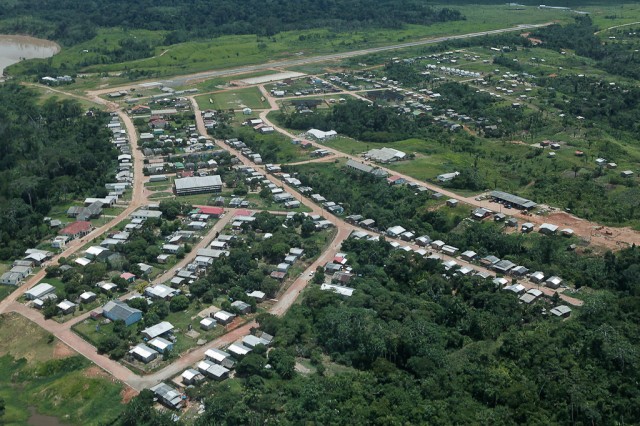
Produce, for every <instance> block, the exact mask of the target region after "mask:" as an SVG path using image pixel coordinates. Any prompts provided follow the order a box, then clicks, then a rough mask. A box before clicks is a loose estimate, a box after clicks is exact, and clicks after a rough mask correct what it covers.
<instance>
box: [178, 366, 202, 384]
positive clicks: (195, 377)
mask: <svg viewBox="0 0 640 426" xmlns="http://www.w3.org/2000/svg"><path fill="white" fill-rule="evenodd" d="M180 377H182V383H183V384H185V385H187V386H191V385H195V384H196V383H198V382H200V381H202V380H203V379H204V376H203V375H202V374H200V372H199V371H198V370H196V369H194V368H190V369H188V370H185V371H184V373H182V375H181V376H180Z"/></svg>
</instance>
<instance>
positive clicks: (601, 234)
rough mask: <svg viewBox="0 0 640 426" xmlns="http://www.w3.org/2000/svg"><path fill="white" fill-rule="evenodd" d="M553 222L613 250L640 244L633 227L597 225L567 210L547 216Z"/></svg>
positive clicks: (639, 236)
mask: <svg viewBox="0 0 640 426" xmlns="http://www.w3.org/2000/svg"><path fill="white" fill-rule="evenodd" d="M547 218H548V219H549V221H550V222H551V223H555V224H557V225H559V226H566V227H569V228H571V229H573V230H574V231H576V233H577V234H579V235H582V236H587V235H589V236H590V242H591V243H592V244H594V245H597V246H603V247H606V248H608V249H611V250H619V249H622V248H625V247H627V246H630V245H631V244H636V245H638V244H640V234H639V233H638V232H637V231H634V230H633V229H631V228H628V227H627V228H611V227H607V226H597V225H595V224H594V223H593V222H589V221H586V220H584V219H578V218H576V217H574V216H571V215H570V214H568V213H565V212H554V213H551V214H549V216H548V217H547Z"/></svg>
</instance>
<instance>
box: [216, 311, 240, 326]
mask: <svg viewBox="0 0 640 426" xmlns="http://www.w3.org/2000/svg"><path fill="white" fill-rule="evenodd" d="M235 317H236V316H235V314H232V313H231V312H227V311H218V312H216V313H215V314H213V318H214V319H215V320H216V321H217V322H219V323H220V324H223V325H227V324H229V323H230V322H231V321H233V319H234V318H235Z"/></svg>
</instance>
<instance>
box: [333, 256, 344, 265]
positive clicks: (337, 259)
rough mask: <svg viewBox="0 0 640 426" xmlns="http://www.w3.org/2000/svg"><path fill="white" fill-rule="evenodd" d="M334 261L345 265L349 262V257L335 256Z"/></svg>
mask: <svg viewBox="0 0 640 426" xmlns="http://www.w3.org/2000/svg"><path fill="white" fill-rule="evenodd" d="M333 263H339V264H340V265H344V264H345V263H347V259H346V258H344V257H342V256H336V257H334V258H333Z"/></svg>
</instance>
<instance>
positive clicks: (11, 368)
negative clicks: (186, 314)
mask: <svg viewBox="0 0 640 426" xmlns="http://www.w3.org/2000/svg"><path fill="white" fill-rule="evenodd" d="M0 325H1V327H0V372H1V377H2V378H0V397H1V398H2V399H4V401H5V403H6V412H5V413H4V416H2V424H3V425H24V424H27V422H28V420H29V417H30V416H31V414H32V413H33V412H38V413H40V414H43V415H48V416H56V417H58V418H60V420H61V421H62V422H64V424H73V425H83V426H84V425H98V424H104V423H105V422H110V421H112V420H114V419H115V418H116V417H117V416H118V414H119V412H120V410H121V407H122V406H121V399H122V398H121V396H120V392H121V390H122V386H121V385H120V384H119V383H116V382H114V381H113V380H111V379H108V378H106V377H105V375H103V374H102V373H101V372H100V370H98V369H97V368H96V367H95V366H94V367H90V366H91V364H90V363H89V361H87V360H85V359H84V358H81V357H79V356H73V354H74V352H73V351H71V350H70V349H69V348H66V346H64V344H62V343H61V342H59V341H58V340H57V339H55V338H52V337H53V336H51V338H50V337H49V336H50V335H49V333H47V332H45V331H44V330H43V329H41V328H39V327H38V326H36V325H35V324H33V323H31V322H30V321H28V320H27V319H25V318H23V317H21V316H19V315H18V314H9V315H4V316H2V317H0ZM16 379H17V380H16ZM52 424H53V423H52Z"/></svg>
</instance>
